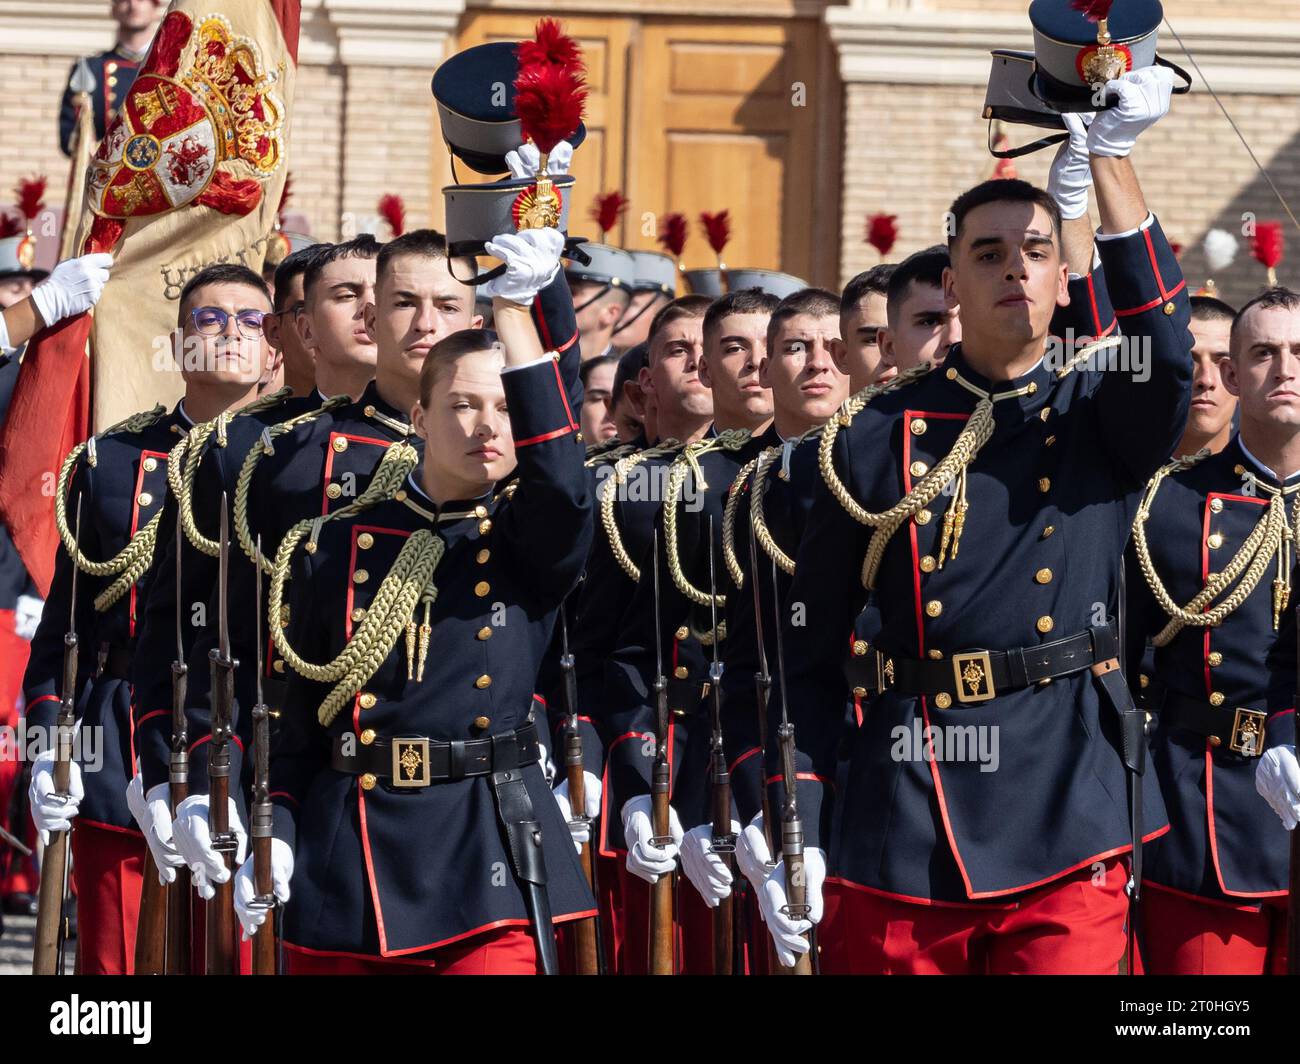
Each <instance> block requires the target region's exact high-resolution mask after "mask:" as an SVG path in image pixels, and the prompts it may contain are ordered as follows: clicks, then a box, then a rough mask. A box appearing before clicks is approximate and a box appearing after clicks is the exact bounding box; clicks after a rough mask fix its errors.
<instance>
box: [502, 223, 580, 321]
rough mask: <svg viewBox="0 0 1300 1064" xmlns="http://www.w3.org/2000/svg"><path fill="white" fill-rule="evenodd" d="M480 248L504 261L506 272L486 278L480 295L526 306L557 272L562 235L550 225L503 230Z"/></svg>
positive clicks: (562, 240) (562, 245)
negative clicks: (498, 297) (510, 230)
mask: <svg viewBox="0 0 1300 1064" xmlns="http://www.w3.org/2000/svg"><path fill="white" fill-rule="evenodd" d="M483 247H484V250H485V251H486V252H487V254H489V255H494V256H496V257H497V258H498V259H500V260H501V261H502V262H504V263H505V264H506V272H505V273H504V274H502V275H501V276H500V277H494V278H493V279H492V280H490V281H488V283H487V284H485V285H484V286H483V289H482V290H483V294H484V295H485V296H489V297H491V296H500V297H501V298H502V299H508V300H510V302H512V303H520V304H522V305H523V306H525V307H526V306H529V305H530V304H531V303H532V302H533V300H534V299H536V298H537V293H538V292H540V291H541V290H542V289H543V288H545V287H546V286H547V285H548V284H550V283H551V282H552V281H553V280H555V275H556V274H557V273H559V272H560V255H561V253H563V251H564V234H563V233H561V232H560V231H559V230H558V229H551V228H544V229H525V230H524V231H523V232H521V233H502V234H501V235H500V236H497V237H493V239H491V240H489V241H488V242H487V243H486V244H484V245H483Z"/></svg>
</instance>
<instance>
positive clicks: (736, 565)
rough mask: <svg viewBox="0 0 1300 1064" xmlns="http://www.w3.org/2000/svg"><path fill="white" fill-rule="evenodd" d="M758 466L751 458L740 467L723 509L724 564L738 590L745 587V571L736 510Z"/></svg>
mask: <svg viewBox="0 0 1300 1064" xmlns="http://www.w3.org/2000/svg"><path fill="white" fill-rule="evenodd" d="M757 466H758V459H757V458H751V459H750V460H749V461H748V462H746V463H745V464H744V465H743V466H741V467H740V472H739V473H737V474H736V479H735V480H733V481H732V482H731V490H730V491H729V492H727V505H726V506H724V507H723V508H722V562H723V564H724V565H725V566H726V567H727V572H729V573H730V574H731V579H732V580H733V581H734V582H735V585H736V587H738V588H740V587H744V586H745V570H744V569H742V568H741V567H740V560H739V559H738V558H737V557H736V510H737V508H738V507H739V506H740V496H741V493H742V492H743V491H744V489H745V481H746V480H748V479H749V475H750V474H751V473H752V472H754V469H755V468H756V467H757Z"/></svg>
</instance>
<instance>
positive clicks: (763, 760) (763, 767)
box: [749, 512, 782, 975]
mask: <svg viewBox="0 0 1300 1064" xmlns="http://www.w3.org/2000/svg"><path fill="white" fill-rule="evenodd" d="M749 584H750V589H751V590H752V591H753V592H754V636H755V638H756V639H757V640H758V671H757V672H756V673H754V699H755V702H756V704H757V705H758V745H759V772H760V773H761V774H762V778H761V787H760V789H759V794H760V800H761V802H762V809H763V841H764V842H766V843H767V852H768V853H769V854H773V853H775V848H774V846H773V839H772V800H771V799H770V798H769V797H768V793H767V704H768V701H769V700H770V699H771V695H772V674H771V673H770V672H769V671H768V668H767V645H766V644H765V643H764V642H763V593H762V591H761V590H760V589H759V586H758V551H757V548H756V547H755V546H754V515H753V513H752V512H751V513H750V516H749ZM772 594H773V595H775V594H776V585H775V584H773V585H772ZM775 867H776V864H775V862H773V861H771V860H769V861H768V862H767V870H768V871H769V872H770V871H772V869H773V868H775ZM763 939H764V941H765V942H766V944H767V970H768V973H769V974H770V975H776V974H777V973H778V972H780V971H781V970H782V969H781V962H780V959H779V958H778V957H777V954H776V943H775V942H773V941H772V936H771V935H768V934H764V935H763Z"/></svg>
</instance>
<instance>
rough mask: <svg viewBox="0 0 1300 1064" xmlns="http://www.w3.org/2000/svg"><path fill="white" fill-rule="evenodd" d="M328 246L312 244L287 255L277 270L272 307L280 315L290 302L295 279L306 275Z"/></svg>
mask: <svg viewBox="0 0 1300 1064" xmlns="http://www.w3.org/2000/svg"><path fill="white" fill-rule="evenodd" d="M328 247H329V245H328V244H312V245H311V246H310V247H305V248H300V249H299V250H297V251H295V252H293V254H291V255H286V256H285V257H284V258H283V259H282V260H281V262H280V265H279V266H277V267H276V268H275V296H274V298H273V300H272V307H273V308H274V309H275V311H276V313H277V314H278V313H279V312H280V311H282V310H284V305H285V303H287V302H288V301H289V284H290V282H291V281H292V280H293V279H294V278H295V277H300V276H302V275H304V274H305V273H306V272H307V270H308V268H309V267H310V266H311V264H312V263H313V262H315V261H316V256H317V255H320V254H321V253H322V252H323V251H324V250H325V249H326V248H328Z"/></svg>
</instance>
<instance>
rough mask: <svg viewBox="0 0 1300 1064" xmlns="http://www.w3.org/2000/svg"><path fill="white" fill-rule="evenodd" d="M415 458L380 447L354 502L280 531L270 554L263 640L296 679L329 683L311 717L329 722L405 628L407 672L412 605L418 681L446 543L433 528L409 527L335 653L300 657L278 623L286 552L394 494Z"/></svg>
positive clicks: (311, 543) (402, 447)
mask: <svg viewBox="0 0 1300 1064" xmlns="http://www.w3.org/2000/svg"><path fill="white" fill-rule="evenodd" d="M418 462H419V456H418V454H417V453H416V451H415V448H413V447H412V446H411V445H410V444H407V443H404V442H399V443H395V444H393V445H392V446H391V447H389V448H388V450H387V451H385V452H384V457H383V458H382V459H381V460H380V463H379V466H378V468H377V469H376V470H375V474H374V476H373V477H372V478H371V481H370V484H369V486H368V487H367V488H366V490H365V491H364V492H362V493H361V495H360V496H358V497H357V499H356V500H355V501H354V502H352V503H349V504H348V505H347V506H344V507H342V508H341V509H339V510H335V511H334V512H333V513H332V514H329V515H327V516H324V517H316V518H307V519H306V520H303V521H299V522H298V523H297V524H296V525H294V526H293V528H292V529H290V530H289V532H288V534H287V535H286V536H285V538H284V541H283V542H282V543H281V544H280V546H279V549H278V550H277V551H276V554H275V562H274V564H273V565H272V569H271V589H270V595H269V605H268V622H269V625H270V629H271V637H272V639H273V640H274V641H275V646H276V649H278V650H279V651H280V653H281V655H282V656H283V657H284V660H285V661H286V662H288V664H289V667H290V668H292V669H293V670H294V671H295V672H296V673H298V674H299V675H300V676H302V677H304V678H305V679H308V680H313V681H315V682H317V683H334V687H333V688H332V689H331V690H330V692H329V694H328V695H327V696H326V697H325V699H324V701H323V702H322V703H321V705H320V708H319V710H318V711H317V718H318V719H319V721H320V723H321V724H322V725H323V726H324V727H329V726H330V724H331V723H333V721H334V718H335V717H337V716H338V714H339V712H340V710H342V708H343V707H344V706H345V705H346V704H347V703H348V702H349V701H351V699H352V698H353V697H354V696H355V695H356V693H357V692H358V691H360V690H361V689H362V688H363V687H364V686H365V685H366V683H367V681H369V679H370V678H371V677H372V676H374V674H375V673H376V672H377V671H378V670H379V668H380V666H381V665H383V663H384V662H385V661H386V660H387V658H388V655H389V654H390V653H392V650H393V647H394V646H396V645H397V640H398V637H399V636H401V635H402V633H403V631H405V632H407V635H408V638H407V656H408V661H407V673H408V676H410V675H411V674H412V672H413V671H414V666H415V662H414V661H412V660H410V659H412V658H413V657H414V652H413V651H414V647H413V643H414V642H415V640H414V633H415V627H414V620H413V618H414V615H415V610H416V607H417V606H418V605H421V604H423V606H424V623H423V625H421V626H420V628H419V632H420V654H419V657H420V661H419V668H420V678H421V679H423V669H424V656H425V654H426V653H427V650H428V635H429V631H430V624H429V614H430V609H431V607H432V605H433V601H434V599H435V598H436V597H437V588H436V587H435V586H434V584H433V573H434V570H435V569H436V568H437V566H438V563H439V562H440V561H441V560H442V556H443V554H444V553H445V551H446V544H445V543H444V542H443V540H442V539H441V538H440V537H439V536H438V535H437V533H436V532H435V531H434V530H433V529H425V528H421V529H417V530H416V531H415V532H413V533H412V534H411V535H410V536H408V537H407V540H406V542H405V543H404V544H403V545H402V548H401V550H400V551H399V552H398V555H397V558H396V560H395V561H394V562H393V565H392V567H391V568H390V569H389V571H388V573H387V574H386V575H385V576H384V579H383V581H382V582H381V583H380V585H379V588H378V589H377V591H376V592H375V597H374V599H373V600H372V602H371V604H370V606H369V608H368V609H367V610H366V614H365V617H363V618H362V620H361V623H360V625H359V626H358V628H357V630H356V631H355V632H354V633H353V635H352V638H351V639H349V640H348V641H347V644H346V645H345V646H344V648H343V650H342V651H340V653H339V654H338V656H337V657H335V658H334V659H333V660H332V661H329V662H327V663H325V664H323V665H320V664H316V663H314V662H310V661H307V660H306V659H305V658H303V657H302V656H301V655H300V654H298V652H297V651H295V650H294V648H293V647H292V646H291V645H290V644H289V640H288V637H287V636H286V635H285V632H284V629H283V628H282V627H281V626H280V624H279V618H280V616H281V607H282V605H283V603H284V588H285V584H286V583H287V582H288V581H289V579H290V577H291V575H292V574H291V571H290V559H291V558H292V556H293V552H294V549H295V548H296V547H297V545H298V544H299V543H300V542H301V541H302V539H303V537H305V536H306V535H307V534H308V533H309V532H310V533H311V538H310V540H308V543H307V546H306V549H307V551H308V552H309V553H310V552H314V551H315V549H316V541H317V538H318V537H319V535H320V529H321V528H322V526H323V525H324V524H325V522H327V521H334V520H337V519H339V518H342V517H350V516H352V515H354V514H357V513H360V512H361V511H363V510H366V509H369V508H371V507H372V506H375V505H376V504H378V503H380V502H383V501H384V500H386V499H390V498H392V497H393V496H394V495H396V493H397V491H398V489H399V488H400V487H401V486H402V484H403V483H404V482H405V480H406V478H407V476H408V475H409V474H410V472H411V470H413V469H414V468H415V467H416V465H417V464H418Z"/></svg>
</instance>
